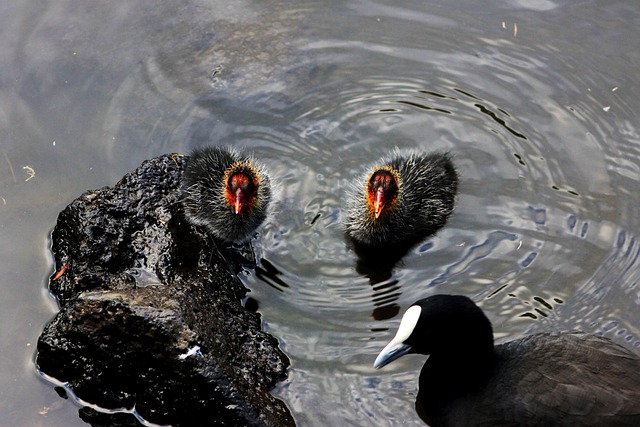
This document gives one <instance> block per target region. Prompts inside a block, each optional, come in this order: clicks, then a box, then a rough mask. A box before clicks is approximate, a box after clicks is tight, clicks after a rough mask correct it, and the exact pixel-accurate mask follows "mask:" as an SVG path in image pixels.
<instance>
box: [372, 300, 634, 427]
mask: <svg viewBox="0 0 640 427" xmlns="http://www.w3.org/2000/svg"><path fill="white" fill-rule="evenodd" d="M407 353H419V354H427V355H429V359H428V360H427V362H426V363H425V365H424V367H423V368H422V371H421V372H420V379H419V393H418V399H417V402H416V405H417V406H421V407H422V410H423V412H424V414H423V415H424V419H425V421H427V422H428V423H429V425H431V426H432V427H434V426H494V427H495V426H640V357H639V356H637V355H636V354H634V353H632V352H631V351H629V350H627V349H625V348H624V347H621V346H619V345H617V344H615V343H613V342H612V341H610V340H608V339H606V338H603V337H597V336H594V335H589V334H585V333H581V332H561V333H542V334H536V335H531V336H528V337H525V338H520V339H517V340H514V341H510V342H507V343H504V344H501V345H497V346H495V347H494V345H493V332H492V328H491V323H490V321H489V319H488V318H487V317H486V316H485V315H484V313H483V312H482V310H481V309H480V308H479V307H478V306H476V305H475V304H474V303H473V301H471V300H470V299H469V298H466V297H464V296H453V295H435V296H432V297H429V298H425V299H422V300H420V301H418V302H416V303H415V304H413V305H412V306H411V307H410V308H409V309H408V310H407V311H406V313H405V314H404V316H403V317H402V321H401V323H400V327H399V328H398V332H397V334H396V336H395V338H393V340H391V342H390V343H389V344H388V345H387V346H386V347H385V348H384V350H382V352H381V353H380V355H379V356H378V358H377V359H376V360H375V362H374V364H373V366H374V367H375V368H381V367H383V366H385V365H386V364H387V363H389V362H391V361H393V360H395V359H397V358H399V357H400V356H402V355H404V354H407Z"/></svg>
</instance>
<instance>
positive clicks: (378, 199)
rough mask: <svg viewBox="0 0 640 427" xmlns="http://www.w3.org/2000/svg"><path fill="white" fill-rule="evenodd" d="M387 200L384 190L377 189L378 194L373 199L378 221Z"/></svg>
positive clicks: (374, 211)
mask: <svg viewBox="0 0 640 427" xmlns="http://www.w3.org/2000/svg"><path fill="white" fill-rule="evenodd" d="M384 204H385V200H384V188H382V187H381V186H380V187H378V188H377V189H376V194H375V196H374V198H373V213H374V215H375V217H376V219H378V217H379V216H380V214H381V213H382V209H383V208H384Z"/></svg>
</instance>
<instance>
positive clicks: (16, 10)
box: [0, 0, 640, 426]
mask: <svg viewBox="0 0 640 427" xmlns="http://www.w3.org/2000/svg"><path fill="white" fill-rule="evenodd" d="M0 12H1V13H0V23H1V24H2V26H1V28H3V30H2V38H0V40H1V41H0V52H1V53H2V55H0V61H1V65H2V70H3V73H2V76H0V82H1V85H0V138H1V140H2V143H1V144H0V165H1V166H0V197H1V198H0V218H1V221H0V236H1V238H2V240H1V242H2V244H1V245H0V251H1V253H2V260H3V262H2V263H1V266H0V268H1V270H0V277H2V289H3V298H2V302H1V303H0V304H1V305H2V308H1V310H0V313H1V314H0V316H1V323H2V325H3V326H2V328H1V329H0V343H1V346H2V349H1V351H0V354H2V357H0V381H1V382H2V384H3V385H4V387H2V389H1V390H0V426H5V425H6V426H10V425H11V426H13V425H24V426H38V425H41V426H82V425H85V424H84V423H83V422H82V421H81V420H80V419H79V418H78V415H77V410H78V406H77V405H76V404H75V403H74V402H72V401H70V400H63V399H61V398H60V397H59V396H58V395H57V393H56V392H55V391H54V390H53V388H52V386H51V385H50V384H49V383H47V382H46V381H44V380H42V379H40V378H39V376H38V374H37V373H36V371H35V369H34V366H33V358H34V350H35V344H36V342H37V337H38V335H39V334H40V332H41V331H42V328H43V326H44V325H45V324H46V322H47V321H48V320H49V319H51V318H52V316H53V315H54V314H55V312H56V306H55V303H54V301H53V300H52V299H51V298H50V297H49V295H48V293H47V290H46V283H47V277H48V275H49V274H51V272H52V268H53V266H52V260H51V256H50V254H49V250H48V246H49V244H50V242H49V241H48V235H49V233H50V231H51V229H52V228H53V226H54V224H55V220H56V216H57V213H58V212H59V211H60V210H62V209H63V208H64V207H65V206H66V205H67V204H68V203H69V202H71V201H72V200H73V199H74V198H76V197H77V196H79V195H80V194H81V193H82V192H84V191H85V190H89V189H94V188H99V187H101V186H104V185H113V184H114V183H115V182H116V181H117V180H118V179H119V178H120V177H121V176H122V175H124V174H125V173H126V172H128V171H130V170H132V169H134V168H135V167H137V166H138V165H139V164H140V163H141V162H142V161H143V160H145V159H147V158H151V157H154V156H157V155H159V154H162V153H167V152H188V151H189V150H190V149H192V148H193V147H196V146H199V145H202V144H207V143H214V144H230V145H237V146H242V147H246V148H248V149H249V150H250V151H251V152H253V153H254V155H255V156H256V157H259V158H260V159H261V160H262V161H263V163H265V164H266V165H267V166H268V167H269V168H270V169H271V171H272V173H273V175H274V177H275V178H276V181H277V182H278V183H279V184H280V189H281V191H280V194H279V204H278V214H277V215H276V216H274V217H273V218H272V219H271V220H270V221H269V222H268V223H267V224H266V225H265V227H264V229H263V230H262V233H261V234H262V235H261V239H260V240H259V241H257V242H256V251H257V253H258V254H260V256H261V257H262V258H263V262H262V265H261V267H260V268H259V269H257V270H255V271H247V272H245V273H244V274H242V277H241V278H242V280H243V281H244V282H245V284H246V285H247V286H248V287H249V288H250V289H251V294H250V296H251V298H253V299H254V300H255V301H256V302H257V304H258V307H259V311H260V312H261V313H262V314H263V319H264V327H265V329H266V330H268V331H269V332H271V333H273V334H274V335H275V336H277V337H278V338H279V339H280V342H281V346H282V348H283V349H284V351H285V352H286V353H287V354H288V355H289V357H290V358H291V361H292V366H291V369H290V374H289V378H288V380H287V381H286V382H283V383H281V384H280V385H279V386H278V387H277V388H276V389H275V390H274V393H275V394H276V395H278V396H280V397H281V398H282V399H284V400H285V401H286V402H287V404H288V405H289V407H290V408H291V410H292V412H293V413H294V416H295V418H296V421H297V422H298V424H299V425H303V426H304V425H308V426H315V425H354V426H355V425H358V426H368V425H372V426H384V425H398V424H402V425H422V422H421V421H420V419H419V418H418V416H417V415H416V413H415V411H414V407H413V401H414V398H415V392H416V387H417V374H418V372H419V369H420V367H421V366H422V363H423V360H424V358H422V357H420V356H409V357H404V358H403V359H401V360H399V361H397V362H394V363H393V364H392V365H390V366H388V367H385V368H384V369H383V370H380V371H375V370H373V368H372V367H371V365H372V363H373V360H374V359H375V356H376V355H377V353H378V352H379V351H380V350H381V349H382V347H383V346H384V345H385V344H386V342H387V341H388V340H389V339H390V338H391V337H392V335H393V334H394V333H395V329H396V328H397V326H398V323H399V317H400V315H401V313H402V311H403V310H404V309H406V308H407V307H408V305H410V304H411V303H412V302H413V301H415V300H416V299H418V298H420V297H423V296H426V295H430V294H434V293H444V292H447V293H462V294H465V295H468V296H471V297H472V298H474V300H476V301H477V302H479V304H480V305H481V306H482V307H483V308H484V309H485V310H486V312H487V313H488V315H489V317H490V318H491V319H492V321H493V322H494V329H495V331H496V336H497V338H498V340H500V341H502V340H508V339H512V338H516V337H519V336H522V335H524V334H526V333H529V332H533V331H539V330H556V329H570V328H579V329H583V330H586V331H589V332H593V333H599V334H604V335H606V336H609V337H611V338H612V339H614V340H615V341H616V342H619V343H621V344H623V345H625V346H626V347H628V348H630V349H632V350H634V351H636V352H637V353H640V314H639V313H640V310H639V308H640V307H639V306H640V292H639V290H638V288H637V282H638V275H639V274H638V273H637V270H638V265H639V260H638V257H639V253H640V247H639V243H638V235H637V230H638V229H639V227H638V225H639V222H640V213H639V212H638V206H640V200H639V199H640V196H639V195H638V192H637V187H638V182H639V181H640V160H638V157H639V156H638V154H639V152H640V136H639V134H638V129H637V127H636V122H637V115H636V114H635V110H637V109H638V108H640V103H639V101H638V97H637V96H636V94H635V92H634V88H635V87H636V86H637V84H636V81H635V76H636V75H637V72H636V70H637V69H638V67H639V66H640V53H639V52H640V49H639V47H640V46H639V44H640V30H639V29H638V28H640V25H639V24H640V13H639V12H638V9H637V5H636V4H635V2H633V1H631V0H628V1H607V2H593V1H591V2H589V1H586V2H585V1H580V2H578V1H571V2H562V3H560V2H558V3H556V2H552V1H548V0H537V1H527V2H524V1H522V2H512V3H511V4H506V3H503V2H490V3H487V2H485V3H484V4H482V5H479V4H477V2H455V4H454V3H446V4H445V3H442V4H439V2H434V1H428V2H425V1H412V2H403V4H402V6H397V5H395V3H394V2H373V1H365V0H361V1H352V2H322V3H318V2H315V3H311V2H309V3H300V2H286V1H281V2H270V3H268V4H267V3H260V2H259V3H256V2H232V3H228V2H218V1H204V0H200V1H194V2H190V3H189V4H188V5H178V4H175V2H169V1H161V2H157V1H154V2H151V1H139V2H134V3H132V2H124V1H117V2H110V3H108V4H107V3H104V4H102V3H101V4H98V3H86V2H82V1H78V0H67V1H61V2H55V3H51V4H49V3H42V2H36V1H31V0H27V1H24V2H9V1H6V0H5V1H2V2H0ZM396 146H397V147H401V148H418V149H423V150H450V151H451V152H452V153H453V154H454V156H455V162H456V164H457V166H458V168H459V170H460V173H461V177H462V179H461V187H460V195H459V198H458V203H457V207H456V211H455V212H454V214H453V216H452V218H451V220H450V222H449V224H448V226H447V227H446V228H445V229H443V230H442V231H441V232H440V233H439V234H438V235H437V236H436V237H434V238H433V239H430V240H428V241H426V242H424V243H423V244H422V245H419V246H418V247H416V248H415V249H414V250H412V251H411V252H410V253H409V254H407V256H406V257H405V258H404V259H403V260H402V261H401V262H400V263H399V264H398V265H396V267H395V268H394V269H393V270H392V271H382V272H375V274H373V273H371V272H366V271H364V272H363V271H362V270H361V269H359V268H356V257H355V256H354V255H353V253H352V252H351V251H350V250H348V248H347V246H346V245H345V241H344V238H343V235H342V232H341V228H340V221H341V215H342V213H341V207H342V206H343V203H344V201H343V197H344V194H345V191H346V189H347V188H348V186H349V185H350V180H351V179H352V178H353V177H355V176H357V175H358V174H359V173H360V171H361V170H362V168H363V167H365V166H366V165H367V164H369V163H371V162H373V161H375V160H376V159H377V158H379V157H381V156H383V155H384V154H386V153H387V152H388V151H389V150H390V149H392V148H393V147H396ZM32 175H33V177H31V176H32Z"/></svg>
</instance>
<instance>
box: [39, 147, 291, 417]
mask: <svg viewBox="0 0 640 427" xmlns="http://www.w3.org/2000/svg"><path fill="white" fill-rule="evenodd" d="M183 165H184V157H183V156H181V155H177V154H173V155H165V156H161V157H158V158H155V159H152V160H149V161H146V162H144V163H143V164H142V165H141V166H140V167H139V168H138V169H136V170H135V171H133V172H132V173H130V174H128V175H126V176H125V177H124V178H123V179H122V180H121V181H120V182H118V183H117V184H116V185H115V186H114V187H105V188H102V189H100V190H97V191H89V192H87V193H85V194H83V195H82V196H80V197H79V198H78V199H76V200H75V201H74V202H73V203H71V204H70V205H69V206H67V207H66V208H65V209H64V210H63V211H62V212H61V213H60V215H59V217H58V222H57V225H56V227H55V229H54V231H53V236H52V239H53V253H54V256H55V261H56V267H57V271H58V272H59V273H58V274H56V275H54V276H53V277H52V278H51V280H50V289H51V291H52V293H53V294H54V295H55V296H56V297H57V298H58V300H59V302H60V312H59V313H58V314H57V315H56V317H55V318H54V319H53V320H52V321H51V322H50V323H49V324H48V325H47V326H46V327H45V329H44V331H43V333H42V335H41V336H40V339H39V341H38V354H37V360H36V363H37V366H38V368H39V369H40V370H41V372H42V373H43V374H45V375H47V376H49V377H52V378H54V379H55V380H57V381H60V382H62V383H66V384H67V388H68V389H69V390H70V391H71V392H73V393H74V394H75V395H76V396H77V398H79V399H80V400H81V401H83V402H86V403H89V404H92V405H97V407H99V408H101V409H104V410H105V411H104V412H101V411H96V410H94V409H90V408H83V409H81V411H80V416H81V418H82V419H83V420H85V421H87V422H88V423H90V424H92V425H95V426H102V425H110V424H111V425H136V423H137V424H140V423H139V421H138V419H141V420H144V421H146V422H150V423H156V424H168V425H173V426H198V425H207V426H213V425H227V426H236V425H243V426H290V425H294V421H293V418H292V416H291V414H290V412H289V410H288V409H287V407H286V405H285V404H284V403H283V402H282V401H280V400H278V399H276V398H275V397H273V396H272V395H270V394H269V392H268V391H269V389H270V388H272V387H273V386H274V385H275V384H276V383H277V382H278V381H279V380H282V379H284V378H285V377H286V369H287V367H288V365H289V361H288V359H287V357H286V356H285V355H284V354H283V353H282V352H281V351H280V350H279V348H278V342H277V340H276V339H275V338H274V337H272V336H270V335H268V334H266V333H265V332H263V331H262V330H261V325H260V315H259V314H257V313H254V312H251V311H249V310H246V309H245V308H244V307H242V305H241V301H242V299H243V297H244V296H245V294H246V293H247V289H246V288H244V286H243V285H242V283H241V282H240V281H239V280H238V278H237V277H236V276H235V275H234V274H233V272H232V271H230V269H229V266H228V263H227V261H226V260H225V258H224V257H223V256H222V255H221V252H220V251H219V250H218V248H216V247H215V244H214V243H213V241H212V240H211V239H210V238H209V237H208V235H207V234H206V232H205V231H204V230H202V229H199V228H196V227H194V226H192V225H190V223H189V222H188V221H186V220H185V219H184V211H183V208H182V205H181V203H180V181H181V176H182V171H183ZM60 273H61V274H60ZM58 276H59V277H58ZM114 410H116V411H118V413H115V414H110V413H109V412H110V411H114ZM127 412H132V413H131V414H127Z"/></svg>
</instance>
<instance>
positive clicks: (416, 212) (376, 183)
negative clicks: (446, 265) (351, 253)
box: [345, 150, 458, 248]
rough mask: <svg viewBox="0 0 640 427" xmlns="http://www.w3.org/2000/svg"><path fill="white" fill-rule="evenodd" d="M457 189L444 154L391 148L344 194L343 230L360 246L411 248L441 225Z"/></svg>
mask: <svg viewBox="0 0 640 427" xmlns="http://www.w3.org/2000/svg"><path fill="white" fill-rule="evenodd" d="M457 189H458V174H457V172H456V169H455V167H454V165H453V162H452V161H451V156H450V155H449V154H448V153H431V154H425V153H420V152H413V151H412V152H401V151H399V150H395V151H394V153H393V154H392V155H391V156H390V157H388V158H383V159H381V160H380V161H379V162H378V163H377V164H376V165H374V166H373V167H371V168H369V170H368V171H367V172H366V173H365V174H364V175H363V176H362V177H361V178H360V179H359V180H358V181H357V182H356V184H355V186H354V187H353V189H352V190H351V192H350V193H349V194H348V196H347V197H348V199H347V206H348V208H347V218H346V221H345V232H346V234H347V236H349V238H351V239H352V241H353V242H354V243H355V244H356V245H360V246H361V247H364V248H379V247H381V246H386V247H394V246H405V247H409V246H412V245H414V244H416V243H418V242H420V241H421V240H423V239H425V238H426V237H428V236H431V235H433V234H435V233H436V232H437V231H438V230H439V229H440V228H442V227H443V226H444V225H445V223H446V222H447V219H448V218H449V216H450V215H451V212H452V211H453V206H454V201H455V196H456V191H457Z"/></svg>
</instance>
